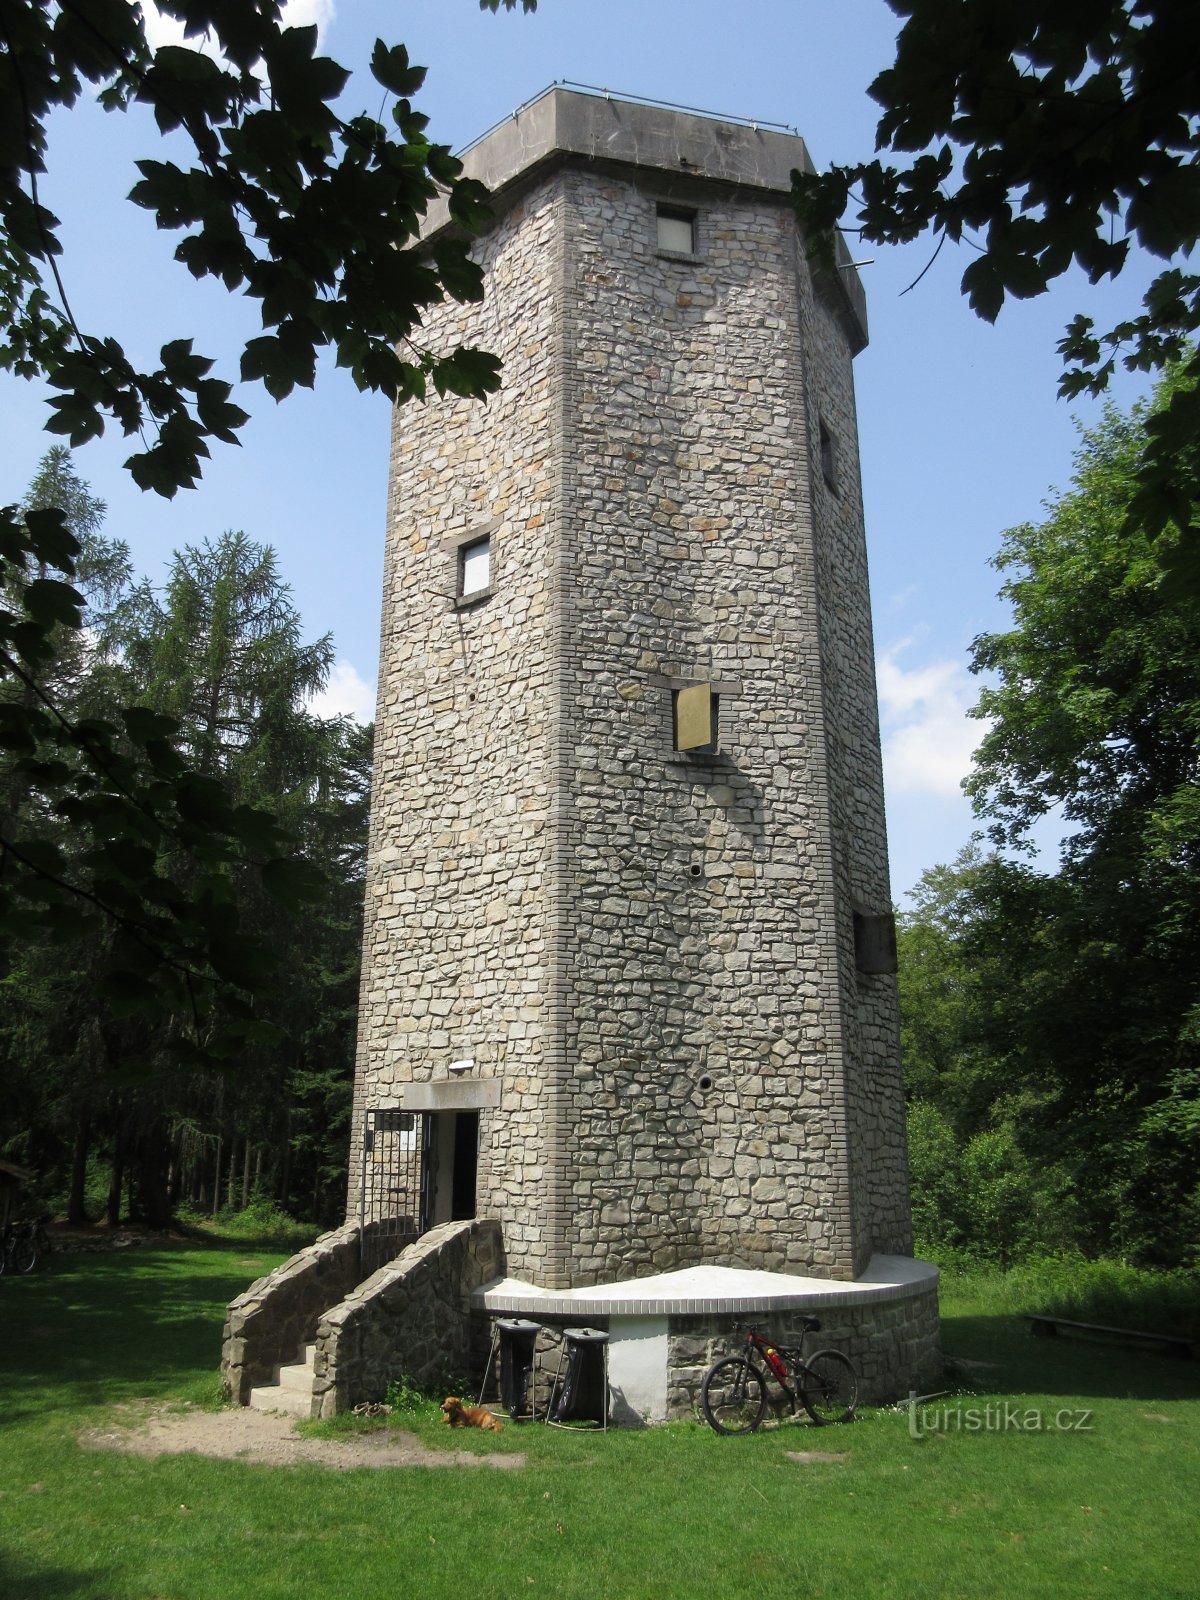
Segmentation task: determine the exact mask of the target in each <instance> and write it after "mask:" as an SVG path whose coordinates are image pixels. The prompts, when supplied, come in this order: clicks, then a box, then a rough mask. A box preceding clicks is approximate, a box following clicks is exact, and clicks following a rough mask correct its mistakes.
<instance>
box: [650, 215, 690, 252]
mask: <svg viewBox="0 0 1200 1600" xmlns="http://www.w3.org/2000/svg"><path fill="white" fill-rule="evenodd" d="M658 248H659V249H660V250H661V251H663V252H664V254H666V255H671V256H694V255H695V254H696V213H695V212H694V211H680V210H679V209H677V208H675V207H672V206H659V208H658Z"/></svg>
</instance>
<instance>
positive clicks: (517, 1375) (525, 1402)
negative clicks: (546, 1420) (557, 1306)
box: [496, 1317, 541, 1421]
mask: <svg viewBox="0 0 1200 1600" xmlns="http://www.w3.org/2000/svg"><path fill="white" fill-rule="evenodd" d="M540 1331H541V1324H540V1323H537V1322H525V1321H524V1320H523V1319H522V1318H520V1317H506V1318H502V1319H501V1320H500V1321H498V1322H497V1323H496V1337H497V1338H498V1339H499V1341H500V1404H501V1405H502V1406H503V1407H504V1409H505V1410H506V1411H507V1412H508V1414H509V1416H510V1417H512V1418H513V1420H514V1421H516V1419H517V1418H518V1417H526V1416H529V1417H536V1416H537V1399H536V1396H535V1395H534V1393H533V1389H532V1378H533V1347H534V1345H535V1344H536V1343H537V1336H538V1334H539V1332H540Z"/></svg>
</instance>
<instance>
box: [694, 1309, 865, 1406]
mask: <svg viewBox="0 0 1200 1600" xmlns="http://www.w3.org/2000/svg"><path fill="white" fill-rule="evenodd" d="M741 1326H742V1325H741V1324H739V1323H735V1324H734V1329H733V1331H734V1333H735V1334H736V1333H738V1332H739V1331H740V1328H741ZM820 1328H821V1322H820V1319H819V1318H818V1317H804V1318H803V1319H802V1322H801V1334H800V1343H799V1344H798V1345H796V1346H793V1347H789V1346H785V1345H776V1344H774V1343H773V1342H772V1340H771V1339H770V1337H769V1336H768V1335H767V1334H765V1333H760V1332H759V1329H758V1324H757V1323H751V1324H750V1325H749V1327H748V1328H747V1331H746V1339H745V1343H744V1344H743V1347H742V1353H741V1354H740V1355H736V1356H722V1358H721V1360H720V1361H717V1362H715V1363H714V1365H713V1366H711V1367H710V1368H709V1370H708V1371H707V1372H706V1373H705V1374H704V1382H703V1384H702V1385H701V1388H700V1408H701V1410H702V1411H703V1412H704V1420H705V1421H706V1422H707V1423H708V1425H709V1427H710V1428H712V1429H713V1431H714V1432H716V1433H727V1434H737V1433H754V1432H755V1431H756V1429H757V1428H758V1427H759V1426H760V1424H761V1423H762V1420H763V1415H764V1413H765V1412H766V1409H767V1385H768V1382H769V1381H770V1379H771V1378H774V1380H775V1382H776V1383H777V1384H778V1386H779V1387H780V1388H781V1389H782V1390H783V1393H784V1395H785V1397H786V1398H787V1399H788V1400H789V1401H790V1402H791V1407H792V1415H793V1416H794V1415H795V1414H796V1410H797V1406H798V1405H801V1406H803V1407H804V1409H805V1411H807V1412H808V1414H809V1416H810V1417H811V1418H812V1420H813V1421H814V1422H815V1423H817V1424H819V1425H820V1426H822V1427H825V1426H828V1425H830V1424H832V1423H835V1422H849V1421H850V1419H851V1418H852V1417H853V1415H854V1409H855V1407H856V1406H857V1404H858V1373H857V1371H856V1370H855V1367H854V1363H853V1362H852V1361H851V1360H850V1358H849V1356H844V1355H843V1354H842V1352H841V1351H840V1350H817V1351H815V1352H814V1353H813V1354H812V1355H811V1356H808V1357H806V1356H805V1354H804V1336H805V1334H808V1333H818V1332H820Z"/></svg>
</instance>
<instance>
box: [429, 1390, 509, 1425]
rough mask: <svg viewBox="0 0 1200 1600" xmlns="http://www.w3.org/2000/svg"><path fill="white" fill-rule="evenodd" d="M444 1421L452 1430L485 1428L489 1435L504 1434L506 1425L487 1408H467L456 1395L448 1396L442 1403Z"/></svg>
mask: <svg viewBox="0 0 1200 1600" xmlns="http://www.w3.org/2000/svg"><path fill="white" fill-rule="evenodd" d="M442 1421H443V1422H446V1423H448V1424H449V1425H450V1427H452V1428H483V1429H485V1430H486V1431H487V1432H488V1433H503V1432H504V1424H503V1423H502V1422H499V1421H497V1419H496V1418H495V1417H494V1416H493V1415H492V1413H491V1412H490V1411H489V1410H488V1408H487V1407H486V1406H465V1405H463V1403H462V1401H461V1400H460V1399H459V1398H458V1396H457V1395H456V1394H448V1395H447V1396H446V1398H445V1399H444V1400H443V1401H442Z"/></svg>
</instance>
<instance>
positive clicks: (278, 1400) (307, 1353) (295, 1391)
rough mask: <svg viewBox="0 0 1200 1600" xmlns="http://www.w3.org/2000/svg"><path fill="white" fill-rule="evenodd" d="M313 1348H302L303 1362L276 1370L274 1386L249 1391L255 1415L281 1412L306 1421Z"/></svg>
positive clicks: (313, 1345) (259, 1387)
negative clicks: (276, 1376)
mask: <svg viewBox="0 0 1200 1600" xmlns="http://www.w3.org/2000/svg"><path fill="white" fill-rule="evenodd" d="M316 1348H317V1347H316V1345H315V1344H309V1345H305V1347H304V1360H303V1361H297V1362H294V1363H292V1364H291V1365H289V1366H286V1367H280V1368H279V1381H278V1382H277V1383H263V1384H259V1385H258V1386H257V1387H256V1388H254V1389H251V1391H250V1404H251V1406H252V1407H253V1408H254V1410H255V1411H282V1412H284V1413H285V1414H286V1415H287V1416H290V1417H307V1416H309V1415H311V1412H312V1385H313V1358H314V1355H315V1353H316Z"/></svg>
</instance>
